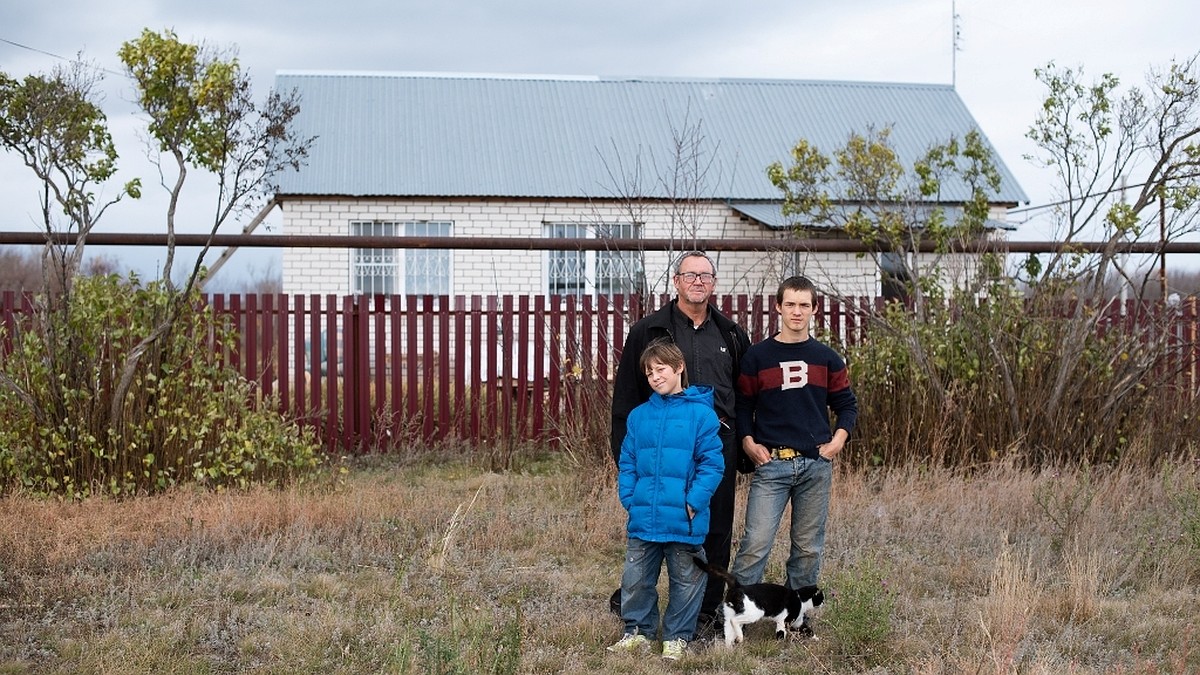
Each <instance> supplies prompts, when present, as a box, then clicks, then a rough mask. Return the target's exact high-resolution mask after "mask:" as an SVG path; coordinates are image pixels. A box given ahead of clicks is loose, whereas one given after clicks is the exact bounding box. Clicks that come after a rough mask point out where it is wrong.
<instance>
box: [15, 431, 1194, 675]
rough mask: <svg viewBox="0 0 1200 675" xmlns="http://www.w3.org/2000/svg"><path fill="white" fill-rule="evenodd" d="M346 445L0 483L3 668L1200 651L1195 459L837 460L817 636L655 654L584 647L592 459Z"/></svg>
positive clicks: (941, 665) (604, 490)
mask: <svg viewBox="0 0 1200 675" xmlns="http://www.w3.org/2000/svg"><path fill="white" fill-rule="evenodd" d="M459 457H460V458H465V455H459ZM357 462H358V463H356V464H355V465H354V466H349V467H342V468H343V469H346V471H345V472H342V471H339V470H337V469H333V470H331V472H330V473H329V475H328V477H327V478H326V479H324V480H323V481H318V482H316V483H310V484H308V485H306V486H297V487H291V488H287V489H282V490H278V491H270V490H250V491H242V492H234V491H229V492H223V493H219V494H213V493H209V492H203V491H198V490H191V489H178V490H174V491H172V492H170V493H168V494H165V495H160V496H155V497H145V498H138V499H130V500H126V501H112V500H105V499H89V500H85V501H83V502H82V503H62V502H55V501H43V500H33V499H27V498H23V497H20V496H10V497H8V498H5V499H4V500H3V501H2V502H0V544H2V545H0V673H150V672H155V673H157V672H167V673H233V672H264V673H297V672H303V673H327V672H339V673H378V672H388V673H426V672H432V673H561V672H568V673H601V672H644V673H658V672H675V671H679V670H683V671H685V672H706V673H707V672H746V673H748V672H763V673H768V672H769V673H796V672H814V673H850V672H876V673H907V672H913V673H962V672H970V673H1067V672H1070V673H1158V672H1169V673H1188V672H1197V671H1200V651H1198V650H1195V649H1193V648H1192V647H1191V643H1192V641H1193V639H1194V638H1195V637H1196V636H1197V624H1198V623H1200V612H1198V611H1197V609H1196V607H1198V606H1200V602H1198V601H1200V542H1197V541H1196V540H1195V539H1194V538H1193V537H1192V536H1190V534H1189V533H1190V532H1194V531H1197V530H1196V529H1195V528H1200V473H1198V471H1197V467H1196V466H1194V465H1173V466H1169V467H1166V468H1164V469H1162V470H1156V471H1153V472H1150V471H1145V470H1139V469H1137V468H1123V469H1112V470H1105V471H1098V470H1093V471H1090V472H1087V473H1084V472H1080V471H1059V472H1053V471H1044V472H1031V471H1027V470H1020V469H1015V468H1011V467H1004V466H995V467H991V468H988V469H986V470H982V471H977V472H975V473H972V474H970V475H961V474H955V473H951V472H942V471H937V470H927V469H925V470H911V471H905V470H890V471H887V472H882V471H854V472H849V471H842V472H840V473H839V475H838V476H837V478H836V483H835V494H834V500H833V506H832V514H831V521H830V527H829V533H828V542H827V544H828V546H827V555H826V559H825V566H824V569H823V571H822V579H823V583H824V585H825V586H826V592H827V600H828V602H827V604H826V606H825V607H824V608H823V609H822V610H821V611H820V614H819V615H818V620H817V626H816V627H817V631H818V635H820V636H822V637H823V638H824V639H822V640H819V641H788V642H777V641H775V640H774V639H772V637H771V636H770V632H769V630H768V628H767V627H766V626H765V625H763V626H759V627H756V628H755V629H754V630H751V631H750V633H749V635H748V642H747V643H746V644H745V645H742V646H740V647H738V648H737V649H736V650H733V651H726V650H723V649H717V650H710V651H704V652H700V653H695V654H692V655H690V656H688V657H687V658H686V659H685V660H684V661H682V662H680V663H679V664H677V665H674V666H668V665H665V664H663V663H660V661H659V659H657V658H656V657H643V658H637V657H632V656H622V655H612V654H608V653H606V652H605V650H604V646H605V645H606V644H608V643H609V642H610V641H612V640H614V639H615V638H617V637H618V636H619V633H620V630H621V626H620V621H619V620H618V619H617V618H616V617H614V616H611V615H609V614H608V613H607V598H608V594H609V593H610V591H611V590H612V588H613V587H614V585H615V584H616V583H617V580H618V577H619V574H620V569H621V559H622V552H623V548H624V540H623V525H624V514H623V512H622V511H621V509H620V507H619V505H618V504H617V502H616V498H615V495H614V489H613V476H612V474H611V472H610V471H609V470H607V467H605V468H592V469H589V468H586V467H584V468H580V466H579V464H578V463H575V462H564V461H561V457H557V456H542V457H525V458H523V459H522V460H521V461H519V462H515V463H514V468H513V470H511V471H507V472H505V473H494V472H490V471H488V470H486V469H484V468H481V466H480V465H479V464H478V463H473V462H470V461H449V460H447V459H446V458H445V457H442V458H438V459H433V458H430V457H424V458H409V459H397V460H387V461H385V460H381V459H378V458H367V459H360V460H357ZM745 488H746V486H745V485H744V484H743V485H742V486H741V489H740V491H739V514H740V508H741V504H743V502H744V498H745ZM1079 490H1084V491H1086V492H1087V499H1083V498H1081V497H1077V498H1075V499H1074V500H1073V501H1069V502H1068V500H1066V499H1065V497H1064V499H1062V500H1059V501H1054V500H1050V499H1047V498H1046V497H1045V495H1047V494H1059V495H1071V494H1075V493H1077V492H1078V491H1079ZM1039 495H1042V497H1041V498H1039ZM1056 510H1065V511H1068V512H1070V513H1071V517H1070V519H1066V518H1064V514H1063V513H1061V512H1057V511H1056ZM1067 522H1070V526H1069V527H1068V526H1065V525H1064V523H1067ZM1189 528H1192V529H1189ZM785 552H786V545H783V544H782V540H781V545H780V546H777V547H776V550H775V552H774V553H773V558H772V561H771V564H770V566H769V568H768V576H769V577H770V578H772V579H776V580H777V579H779V578H781V577H782V574H783V556H784V555H785ZM867 565H870V566H873V567H872V569H873V570H874V571H875V572H877V573H879V575H880V578H881V579H882V582H881V583H880V589H879V592H880V593H891V594H893V597H894V599H895V601H896V602H895V604H894V610H893V615H892V616H890V617H888V618H889V619H890V629H889V631H888V633H887V634H886V637H884V638H882V639H881V640H880V643H879V644H877V645H867V649H866V650H861V649H857V647H861V645H858V646H855V647H856V649H850V645H847V644H839V643H838V641H837V639H836V631H835V627H836V626H837V625H838V621H839V611H841V612H842V613H843V614H846V613H848V610H849V609H850V608H849V607H847V606H846V605H845V603H846V602H850V600H848V599H847V598H848V597H849V595H850V594H849V593H842V595H841V596H839V589H843V590H845V589H846V586H845V584H847V583H848V582H849V580H851V579H853V578H854V577H853V575H854V574H856V573H857V572H856V570H862V569H864V566H867ZM840 602H841V603H842V604H841V610H839V603H840ZM863 651H869V652H870V658H869V659H868V658H867V657H866V655H864V654H863V653H862V652H863Z"/></svg>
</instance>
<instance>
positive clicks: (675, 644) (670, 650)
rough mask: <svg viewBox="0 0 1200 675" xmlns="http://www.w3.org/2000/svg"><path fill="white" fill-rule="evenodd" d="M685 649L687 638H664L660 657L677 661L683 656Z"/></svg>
mask: <svg viewBox="0 0 1200 675" xmlns="http://www.w3.org/2000/svg"><path fill="white" fill-rule="evenodd" d="M685 651H687V640H684V639H683V638H679V639H678V640H665V641H664V642H663V653H662V657H663V658H664V659H668V660H670V661H678V660H679V659H681V658H683V653H684V652H685Z"/></svg>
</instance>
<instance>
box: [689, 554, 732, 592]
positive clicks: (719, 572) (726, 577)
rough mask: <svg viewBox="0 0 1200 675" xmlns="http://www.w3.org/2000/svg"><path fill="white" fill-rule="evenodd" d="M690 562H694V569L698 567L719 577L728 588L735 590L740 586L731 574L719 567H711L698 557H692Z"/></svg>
mask: <svg viewBox="0 0 1200 675" xmlns="http://www.w3.org/2000/svg"><path fill="white" fill-rule="evenodd" d="M692 560H694V561H695V562H696V567H699V568H700V569H702V570H704V571H705V572H708V573H709V574H712V575H714V576H716V577H719V578H720V579H721V581H724V582H725V583H726V584H728V586H729V588H737V587H738V586H741V584H739V583H738V580H737V579H735V578H734V576H733V575H732V574H730V573H729V572H726V571H725V570H723V569H721V568H719V567H713V566H712V565H709V564H708V562H707V561H705V560H704V559H703V558H701V557H700V556H695V555H694V556H692Z"/></svg>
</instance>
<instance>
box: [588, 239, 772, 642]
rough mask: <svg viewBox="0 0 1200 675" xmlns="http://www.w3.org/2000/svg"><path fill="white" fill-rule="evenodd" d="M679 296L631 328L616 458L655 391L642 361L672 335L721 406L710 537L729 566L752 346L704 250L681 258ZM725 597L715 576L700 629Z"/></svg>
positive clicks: (621, 371)
mask: <svg viewBox="0 0 1200 675" xmlns="http://www.w3.org/2000/svg"><path fill="white" fill-rule="evenodd" d="M672 280H673V283H674V284H675V290H676V292H677V296H676V298H675V299H674V300H672V301H671V302H670V303H668V304H667V305H666V306H664V307H663V308H661V309H659V310H658V311H656V312H654V313H653V314H651V315H649V316H647V317H645V318H643V319H642V320H640V321H638V322H637V323H635V324H634V325H633V327H632V328H630V329H629V335H628V337H627V338H626V339H625V348H624V350H623V351H622V352H621V363H620V365H619V366H618V367H617V375H616V380H615V381H614V382H613V398H612V439H611V442H612V453H613V461H614V462H616V461H618V460H619V459H620V453H621V442H622V441H623V440H624V439H625V420H626V418H627V417H628V416H629V413H630V411H632V410H633V409H634V408H636V407H637V406H638V405H640V404H642V403H644V402H645V401H646V400H647V399H649V398H650V394H651V389H650V385H649V384H648V383H647V381H646V377H645V374H644V373H642V372H641V370H640V369H639V367H638V358H639V357H640V355H641V353H642V350H643V349H645V348H646V345H647V344H649V343H650V341H651V340H654V339H656V338H662V337H665V338H667V339H669V340H671V341H672V342H674V343H675V344H676V345H678V346H679V348H680V349H681V350H682V351H683V355H684V360H685V361H686V365H687V374H688V380H689V381H690V382H691V383H692V384H706V385H708V386H710V387H712V388H713V409H714V410H715V411H716V413H717V417H718V419H719V420H720V422H721V443H722V446H723V455H724V457H725V475H724V478H723V479H722V480H721V484H720V485H719V486H718V487H717V492H716V494H714V495H713V498H712V502H711V503H710V507H709V508H710V510H711V520H710V523H709V531H708V536H707V537H706V538H705V540H704V553H705V556H706V557H707V558H708V562H709V564H711V565H713V566H714V567H719V568H722V569H728V568H729V557H730V552H731V548H732V545H733V498H734V491H735V488H736V483H737V462H736V459H737V445H736V441H735V439H734V435H733V416H734V405H735V404H734V400H735V395H734V387H735V386H736V384H737V379H738V367H739V364H740V363H741V359H742V355H743V354H745V353H746V350H747V349H748V348H749V346H750V338H749V337H748V336H747V335H746V331H745V330H743V329H742V328H741V326H738V325H737V324H736V323H734V322H733V321H732V320H731V319H729V318H728V317H726V316H725V315H724V314H721V312H719V311H718V310H717V308H716V307H714V306H711V305H709V300H710V299H711V298H712V295H713V291H714V290H715V289H716V284H717V267H716V265H715V264H713V261H712V259H711V258H709V257H708V255H706V254H705V253H703V252H701V251H691V252H688V253H684V254H683V255H682V256H680V258H679V260H677V261H676V263H675V268H674V275H673V277H672ZM723 592H724V582H722V581H721V579H720V578H719V577H716V576H714V575H709V577H708V585H707V588H706V590H705V592H704V600H703V601H702V602H701V604H700V621H699V622H698V624H699V626H700V631H699V633H698V634H704V633H706V632H708V631H710V630H711V624H712V621H713V618H714V617H715V616H717V607H719V606H720V604H721V600H722V596H723ZM610 608H611V609H612V610H613V612H614V613H617V614H620V610H621V598H620V589H618V590H617V592H616V593H613V596H612V598H611V600H610Z"/></svg>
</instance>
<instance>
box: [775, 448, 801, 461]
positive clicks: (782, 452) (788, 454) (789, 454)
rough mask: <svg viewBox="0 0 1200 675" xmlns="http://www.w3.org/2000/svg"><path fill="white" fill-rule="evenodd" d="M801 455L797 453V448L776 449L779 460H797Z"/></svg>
mask: <svg viewBox="0 0 1200 675" xmlns="http://www.w3.org/2000/svg"><path fill="white" fill-rule="evenodd" d="M799 454H800V453H798V452H796V449H795V448H776V449H775V457H776V458H777V459H795V458H796V456H798V455H799Z"/></svg>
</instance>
